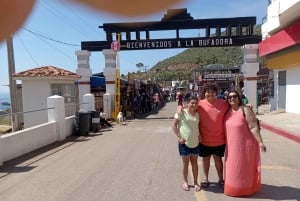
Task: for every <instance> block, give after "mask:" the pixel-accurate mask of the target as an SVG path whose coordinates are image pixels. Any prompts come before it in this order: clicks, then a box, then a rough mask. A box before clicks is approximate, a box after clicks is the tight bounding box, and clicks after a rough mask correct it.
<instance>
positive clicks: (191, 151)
mask: <svg viewBox="0 0 300 201" xmlns="http://www.w3.org/2000/svg"><path fill="white" fill-rule="evenodd" d="M178 150H179V155H180V156H190V155H197V156H198V155H199V154H200V146H199V145H198V146H197V147H194V148H189V147H187V146H186V145H185V144H180V143H178Z"/></svg>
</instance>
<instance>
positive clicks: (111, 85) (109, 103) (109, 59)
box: [102, 49, 117, 118]
mask: <svg viewBox="0 0 300 201" xmlns="http://www.w3.org/2000/svg"><path fill="white" fill-rule="evenodd" d="M102 53H103V54H104V58H105V68H104V70H103V74H104V76H105V84H106V93H105V94H104V97H103V111H104V113H106V114H107V117H108V118H111V117H112V112H113V111H114V105H115V104H114V101H115V90H116V89H115V88H116V71H117V69H116V67H117V52H116V51H113V50H110V49H105V50H102Z"/></svg>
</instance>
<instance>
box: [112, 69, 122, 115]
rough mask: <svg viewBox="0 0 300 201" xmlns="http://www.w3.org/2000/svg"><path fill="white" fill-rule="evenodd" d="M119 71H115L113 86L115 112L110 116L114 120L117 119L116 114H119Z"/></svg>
mask: <svg viewBox="0 0 300 201" xmlns="http://www.w3.org/2000/svg"><path fill="white" fill-rule="evenodd" d="M120 95H121V92H120V69H118V68H117V69H116V84H115V105H114V106H115V111H114V112H113V114H112V116H113V118H114V119H116V118H117V116H118V113H119V112H120V110H121V108H120Z"/></svg>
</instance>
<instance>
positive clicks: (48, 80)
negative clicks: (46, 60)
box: [12, 66, 81, 128]
mask: <svg viewBox="0 0 300 201" xmlns="http://www.w3.org/2000/svg"><path fill="white" fill-rule="evenodd" d="M12 77H13V79H14V80H21V81H22V100H21V101H22V106H23V120H24V122H19V123H23V124H24V128H29V127H32V126H35V125H38V124H42V123H45V122H48V110H47V98H48V97H49V96H53V95H60V96H63V97H64V98H65V100H64V102H65V104H66V106H68V105H69V107H66V108H65V112H66V116H69V115H74V113H75V111H76V108H75V107H76V103H78V100H77V99H78V92H77V91H78V86H77V85H76V82H75V81H77V80H79V79H80V77H81V76H80V75H78V74H76V73H73V72H70V71H67V70H64V69H60V68H57V67H54V66H43V67H39V68H34V69H29V70H26V71H22V72H19V73H15V74H13V75H12ZM18 101H20V100H18Z"/></svg>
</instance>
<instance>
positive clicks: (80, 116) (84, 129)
mask: <svg viewBox="0 0 300 201" xmlns="http://www.w3.org/2000/svg"><path fill="white" fill-rule="evenodd" d="M90 116H91V114H90V112H85V111H80V112H76V120H77V121H76V122H77V125H78V135H88V134H89V130H90Z"/></svg>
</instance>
